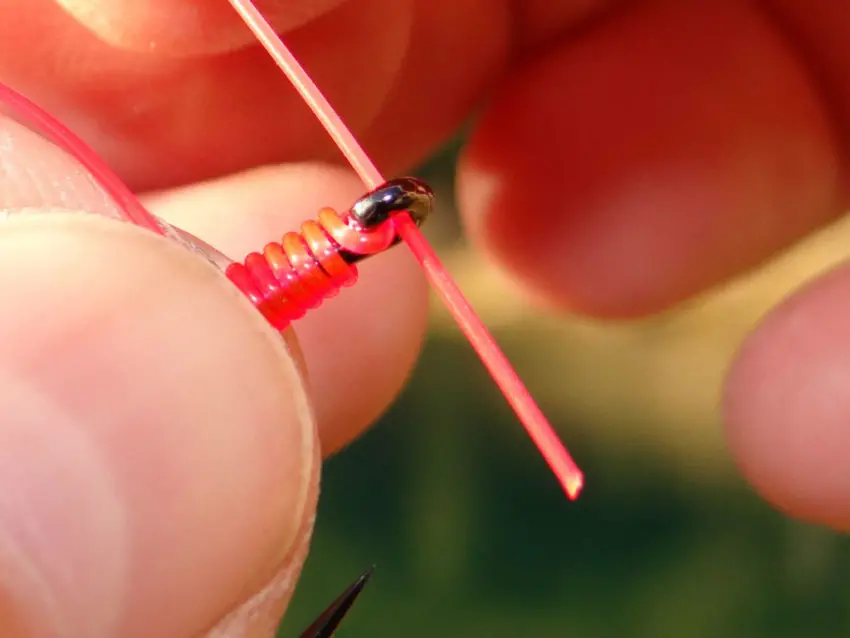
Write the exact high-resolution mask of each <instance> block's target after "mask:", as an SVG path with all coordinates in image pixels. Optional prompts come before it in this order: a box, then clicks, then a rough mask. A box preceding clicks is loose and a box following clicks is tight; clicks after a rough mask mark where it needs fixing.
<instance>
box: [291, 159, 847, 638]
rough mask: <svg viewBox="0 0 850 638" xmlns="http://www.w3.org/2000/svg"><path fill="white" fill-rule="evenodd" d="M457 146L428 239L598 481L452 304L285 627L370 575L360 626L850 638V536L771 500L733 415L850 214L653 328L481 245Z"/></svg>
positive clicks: (380, 428)
mask: <svg viewBox="0 0 850 638" xmlns="http://www.w3.org/2000/svg"><path fill="white" fill-rule="evenodd" d="M451 155H452V150H451V149H450V150H449V151H448V152H447V153H446V154H445V155H444V156H442V157H440V158H438V159H437V160H436V161H435V162H433V163H432V164H431V165H429V166H427V167H426V168H425V169H423V170H422V171H420V172H419V174H421V175H424V176H425V177H426V178H427V179H429V180H430V181H431V183H432V184H433V185H434V186H435V188H436V189H437V190H438V192H439V195H440V210H439V215H438V216H437V217H436V218H433V219H432V220H429V223H428V227H427V229H426V234H428V235H429V237H430V238H431V239H432V240H433V241H434V242H435V243H436V244H437V245H438V247H439V248H440V252H441V254H442V255H443V256H444V257H445V260H446V262H447V264H448V265H449V266H450V267H451V269H452V271H453V272H454V273H455V274H456V276H457V277H458V279H459V280H460V282H461V285H462V287H463V288H464V290H465V292H467V293H468V295H469V297H470V298H471V300H472V302H473V304H474V305H475V306H476V307H477V308H478V309H479V310H480V311H481V313H482V315H483V316H484V319H485V321H486V322H487V323H488V324H489V325H490V326H491V327H492V329H493V331H494V333H495V334H496V336H497V338H498V339H499V341H500V342H501V344H502V345H503V347H504V349H505V351H506V353H507V354H508V356H509V358H511V359H512V361H513V362H514V363H515V365H516V367H517V369H518V370H519V372H520V375H521V376H522V377H523V378H524V379H525V380H526V382H527V384H528V385H529V387H530V388H531V390H532V393H533V394H534V395H535V396H536V397H537V398H538V400H539V401H540V403H541V407H542V408H543V410H544V411H545V412H547V414H548V415H549V416H550V418H551V419H552V421H553V422H554V423H555V424H556V426H557V427H558V429H559V431H560V433H561V435H562V437H563V439H564V440H565V442H566V443H567V445H568V446H569V448H570V450H571V452H573V454H574V455H575V457H576V458H577V460H578V461H579V463H580V465H582V467H583V469H584V470H585V473H586V477H587V486H586V489H585V492H584V493H583V495H582V498H580V499H579V501H578V502H577V503H574V504H571V503H568V502H567V500H566V499H565V498H564V496H563V493H562V492H561V491H560V489H559V487H558V485H557V484H556V482H555V481H554V479H553V478H552V477H551V475H550V474H549V471H548V469H547V468H546V466H545V464H544V462H543V461H542V460H541V459H540V458H539V457H538V455H537V453H536V452H535V450H534V449H533V447H532V445H531V443H530V442H529V441H528V440H527V439H526V438H525V435H524V433H523V431H522V429H521V427H520V426H519V425H518V423H517V421H516V419H515V417H514V415H513V414H512V412H511V411H510V409H509V408H508V407H507V404H506V403H505V402H504V400H503V399H502V397H501V396H500V395H499V393H498V391H497V390H496V388H495V386H494V385H493V384H492V382H491V381H490V379H489V377H488V376H487V374H486V373H485V371H484V369H483V368H482V367H481V365H480V364H479V362H478V360H477V358H476V357H475V355H474V354H473V353H472V351H471V349H470V348H469V347H468V345H466V343H465V341H464V340H463V338H462V337H461V336H460V335H459V333H458V331H457V330H456V329H455V327H454V326H453V325H452V323H451V322H450V320H449V319H448V317H447V316H446V315H445V313H444V312H443V311H442V309H441V308H440V307H439V304H438V303H436V302H434V303H433V311H434V312H433V322H432V329H431V332H430V335H429V339H428V342H427V345H426V348H425V351H424V354H423V357H422V359H421V361H420V363H419V365H418V368H417V370H416V372H415V374H414V376H413V378H412V379H411V381H410V383H409V385H408V387H407V389H406V391H405V392H404V394H403V395H402V396H401V397H400V398H399V400H398V401H397V402H396V403H395V405H394V406H393V407H392V408H391V410H390V411H389V412H388V413H387V414H386V415H385V417H384V418H383V419H381V421H380V422H379V423H378V424H377V425H376V426H375V428H374V429H373V430H372V431H370V432H369V433H368V434H367V435H366V436H365V437H363V438H362V439H361V440H359V441H357V442H356V443H355V444H354V445H352V446H351V447H350V448H348V449H347V450H345V451H343V452H342V453H340V454H339V455H338V456H337V457H335V458H333V459H331V460H330V462H329V463H327V465H326V468H325V470H324V477H323V488H322V500H321V503H320V507H319V517H318V521H317V528H316V532H315V539H314V542H313V548H312V552H311V555H310V558H309V560H308V562H307V565H306V568H305V571H304V577H303V579H302V582H301V584H300V585H299V588H298V590H297V592H296V595H295V598H294V601H293V604H292V606H291V608H290V613H289V615H288V616H287V619H286V621H285V623H284V625H283V627H282V629H281V633H280V636H281V637H283V636H288V637H290V638H292V637H294V636H297V635H298V634H299V632H300V630H302V629H303V628H304V627H305V626H307V625H308V624H309V622H310V621H311V620H312V618H313V617H315V615H316V614H317V613H318V612H319V611H321V610H322V609H323V608H324V607H325V605H326V604H327V603H329V602H330V600H331V599H332V598H334V597H335V596H336V595H337V594H338V593H339V592H340V591H341V590H342V589H343V588H344V587H346V586H347V585H348V584H349V583H350V582H351V581H352V580H353V579H354V578H355V577H356V576H357V575H359V574H360V573H361V572H362V571H363V570H364V569H365V568H367V567H368V566H370V565H372V564H374V565H376V571H375V574H374V577H373V580H372V581H371V582H370V584H369V586H368V587H367V589H366V591H365V593H364V595H363V596H362V597H361V599H360V600H359V601H358V603H357V605H356V606H355V608H354V610H353V611H352V613H351V614H350V617H349V618H347V619H346V621H345V623H344V624H343V626H342V627H341V629H340V631H339V633H338V635H339V636H341V637H345V636H362V637H367V636H368V637H369V638H384V637H387V638H389V637H393V638H398V637H400V636H403V637H409V638H418V637H423V638H424V637H428V638H434V637H435V636H440V637H442V636H445V637H446V638H449V637H455V636H457V637H461V636H464V637H467V636H488V637H490V638H501V637H505V638H508V637H510V638H516V637H518V636H529V637H532V636H533V637H536V638H546V637H553V638H554V637H559V638H560V637H567V636H569V637H587V636H594V637H595V636H606V637H607V636H629V637H634V638H644V637H645V638H667V637H669V638H681V637H685V636H687V637H691V638H700V637H703V636H705V637H709V636H711V637H718V636H736V637H737V636H741V637H753V638H759V637H761V636H765V637H768V636H769V637H771V638H784V637H792V636H793V637H795V638H796V637H803V636H804V637H811V638H815V637H824V638H826V637H829V638H834V637H837V636H850V614H848V611H850V545H848V539H847V538H846V537H842V536H839V535H835V534H832V533H830V532H828V531H825V530H822V529H819V528H815V527H812V526H807V525H803V524H800V523H796V522H792V521H789V520H787V519H786V518H784V517H783V516H781V515H780V514H778V513H776V512H774V511H773V510H772V509H770V508H769V507H768V506H767V505H765V504H764V503H762V501H760V500H759V498H758V497H757V496H756V495H755V494H753V493H752V492H751V491H750V490H749V489H748V487H747V486H746V485H745V484H744V483H743V481H742V480H741V479H740V477H739V476H738V475H737V474H736V472H735V469H734V467H733V466H732V463H731V460H730V459H729V457H728V455H727V453H726V451H725V449H724V444H723V439H722V433H721V428H720V424H719V418H718V411H717V406H718V403H719V397H720V389H721V379H722V376H723V373H724V370H725V368H726V366H727V365H728V364H729V362H730V360H731V357H732V355H733V353H734V351H735V349H736V348H737V346H738V345H739V344H740V342H741V340H742V338H743V337H744V335H745V334H746V333H747V331H748V330H749V329H750V328H751V327H752V326H753V325H754V324H755V323H756V322H757V321H758V319H759V318H760V317H761V316H762V315H763V313H764V312H765V311H766V310H768V309H769V308H770V307H771V306H773V305H774V304H775V303H776V302H777V301H778V300H779V299H781V298H782V297H783V296H785V295H786V294H787V293H788V292H789V291H790V290H792V289H794V288H796V287H798V286H799V285H800V284H801V283H803V282H805V281H806V280H807V279H809V278H810V277H812V276H813V275H815V274H817V273H818V272H821V271H822V270H824V269H826V268H829V267H831V266H833V265H834V264H835V263H837V262H838V261H841V260H843V259H845V258H846V257H847V253H848V247H850V223H848V222H841V223H839V224H837V225H835V226H834V227H832V228H828V229H825V230H824V231H823V232H822V233H820V234H819V235H818V236H816V237H813V238H811V240H809V241H808V242H807V243H806V244H805V245H803V246H799V247H797V248H795V249H794V250H793V251H792V252H790V253H788V254H786V255H782V256H780V257H779V258H778V259H777V260H775V262H774V263H771V264H768V265H767V266H766V267H765V268H763V269H762V270H761V271H759V272H756V273H752V274H750V275H748V276H747V277H745V278H743V279H741V280H739V281H736V282H733V283H732V284H731V285H729V286H727V287H725V288H724V289H722V290H718V291H714V292H712V293H711V294H708V295H706V296H704V297H703V298H700V299H697V300H694V301H693V302H691V303H689V304H688V305H687V307H684V308H680V309H677V310H676V311H675V312H671V313H668V314H666V315H663V316H659V317H654V318H652V319H650V320H646V321H640V322H634V323H628V324H614V325H611V324H608V325H605V324H595V323H593V322H588V321H584V320H572V319H566V320H565V319H564V318H561V317H553V316H547V315H545V314H544V313H542V312H535V311H533V310H530V309H529V308H528V306H527V304H523V303H519V302H518V301H517V299H516V298H515V296H514V295H515V290H516V289H515V288H514V287H513V286H512V285H511V283H510V282H508V281H507V280H505V279H503V278H502V277H501V276H500V275H499V274H498V273H497V272H496V270H495V269H494V268H492V267H491V266H489V265H488V264H486V263H484V262H483V261H482V259H481V257H480V256H478V255H476V254H474V253H473V252H471V251H470V250H468V249H467V248H466V247H465V246H464V245H463V240H462V237H461V235H460V233H459V230H458V227H457V223H456V218H454V217H453V212H452V210H451V190H452V181H451Z"/></svg>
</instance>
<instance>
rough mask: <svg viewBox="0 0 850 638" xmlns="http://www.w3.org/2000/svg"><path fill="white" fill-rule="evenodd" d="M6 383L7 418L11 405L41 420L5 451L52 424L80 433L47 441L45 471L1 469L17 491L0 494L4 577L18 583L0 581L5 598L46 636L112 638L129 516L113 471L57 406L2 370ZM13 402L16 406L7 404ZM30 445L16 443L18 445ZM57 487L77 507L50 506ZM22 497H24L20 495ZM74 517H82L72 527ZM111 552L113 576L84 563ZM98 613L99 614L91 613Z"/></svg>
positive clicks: (7, 439) (0, 403) (8, 436)
mask: <svg viewBox="0 0 850 638" xmlns="http://www.w3.org/2000/svg"><path fill="white" fill-rule="evenodd" d="M0 379H2V388H3V390H2V393H0V411H2V412H6V411H7V410H8V408H9V406H8V405H5V406H4V404H7V403H9V401H11V402H12V403H14V404H20V403H24V404H27V405H31V406H33V408H28V409H26V410H20V409H18V410H15V411H17V412H18V413H19V414H21V419H22V420H25V419H27V418H28V417H27V416H26V415H29V419H31V420H34V422H33V423H32V424H31V425H32V426H33V427H32V428H27V431H26V433H24V434H19V433H18V432H15V431H14V430H11V431H9V430H6V431H3V432H0V441H2V442H3V444H4V448H6V449H7V450H9V449H10V448H11V447H12V446H14V445H16V441H15V439H16V438H18V437H21V438H26V437H32V434H33V429H35V430H37V429H38V428H39V427H40V425H41V424H42V423H46V422H50V423H51V428H55V427H56V425H57V424H63V423H64V424H65V425H66V426H67V427H68V428H72V429H74V431H75V432H74V434H71V435H70V436H64V437H61V441H54V440H51V439H45V440H42V441H41V444H40V454H41V455H42V458H41V460H42V461H43V462H42V463H41V464H39V465H38V466H36V465H33V466H32V467H26V466H23V467H21V465H22V464H21V462H20V461H18V462H12V463H5V464H4V466H3V467H2V468H0V477H2V478H3V484H5V485H8V486H10V487H9V488H7V489H6V490H4V491H3V492H2V493H0V566H2V569H0V574H7V575H8V574H13V575H14V577H13V580H14V585H13V584H11V583H7V584H4V577H3V576H0V590H6V593H7V594H8V595H11V597H12V599H13V600H15V602H16V604H18V605H21V607H20V608H19V609H20V613H21V614H22V615H24V616H28V617H29V619H30V620H29V622H31V624H32V626H33V627H37V628H38V630H39V631H38V633H37V635H39V636H40V635H51V636H61V637H65V636H67V637H68V638H71V637H72V636H76V635H84V636H86V637H87V638H107V637H108V636H111V635H112V633H113V631H114V628H115V626H116V625H117V622H118V618H119V616H120V613H121V609H122V606H123V598H124V596H125V590H126V587H125V586H124V584H125V583H126V580H127V575H128V566H127V560H126V558H127V556H128V542H127V538H128V537H127V528H126V517H127V512H126V508H125V507H124V506H122V504H121V500H120V499H119V497H118V495H117V493H116V491H115V489H114V486H115V481H114V480H112V479H111V478H110V476H109V473H108V472H107V471H106V468H107V467H108V465H107V464H106V463H105V461H104V460H102V458H101V457H102V455H101V454H100V452H99V451H98V450H97V448H96V446H94V445H92V444H91V442H90V441H88V440H87V438H86V436H85V435H84V434H83V430H82V428H79V427H77V424H76V423H74V422H73V421H70V420H69V419H68V418H67V417H66V415H64V414H63V412H62V411H61V409H59V407H58V406H57V405H55V404H54V402H52V401H50V400H49V398H48V397H45V396H44V395H43V394H41V393H38V392H36V391H34V388H32V387H31V385H30V384H25V383H21V382H20V381H19V380H18V379H17V378H15V377H14V376H12V375H10V374H9V373H8V372H7V371H6V370H5V369H4V370H0ZM9 396H12V397H14V399H6V398H4V397H9ZM34 406H38V408H37V411H38V412H39V414H38V418H37V419H35V417H34V415H32V414H31V413H32V412H33V409H34ZM3 408H6V409H3ZM12 409H13V410H14V407H13V408H12ZM9 411H11V410H9ZM7 427H8V426H7ZM17 427H18V429H19V431H20V426H17ZM23 444H24V442H22V441H20V440H19V441H17V445H23ZM7 453H8V452H7ZM21 458H22V457H21ZM44 461H47V462H44ZM52 479H57V480H61V481H63V488H62V489H63V490H66V491H70V492H71V493H72V494H73V495H74V498H75V500H74V502H73V503H63V504H61V505H57V504H53V503H51V497H46V498H41V497H40V492H41V491H43V490H47V491H54V487H53V485H52V482H51V480H52ZM21 490H25V492H24V493H17V492H21ZM53 498H54V500H55V497H53ZM17 499H25V502H21V501H20V500H17ZM33 502H38V503H40V504H41V505H40V507H39V509H38V514H37V519H36V520H30V519H28V518H27V517H26V515H25V512H27V511H28V509H29V508H30V506H31V504H32V503H33ZM69 511H74V512H76V513H77V514H79V516H78V517H74V519H73V520H72V521H69V520H68V518H67V517H66V515H67V514H68V513H69ZM92 532H94V533H95V534H96V535H97V538H91V537H89V539H88V540H81V535H82V534H86V535H88V534H91V533H92ZM57 535H61V539H62V540H61V542H57V541H56V540H52V539H51V537H56V536H57ZM68 543H70V544H71V545H70V547H68V546H67V544H68ZM25 546H26V547H28V549H26V550H25V549H24V547H25ZM44 548H47V549H46V550H45V549H44ZM107 548H108V551H106V553H107V554H108V555H109V556H110V561H109V562H108V568H105V569H104V567H106V565H104V564H103V562H102V561H101V562H99V563H98V561H96V560H95V557H93V556H89V557H86V556H85V554H86V553H92V552H102V551H104V550H106V549H107ZM81 552H82V554H83V555H82V556H81V555H80V553H81ZM95 563H98V564H100V568H99V569H96V570H91V569H89V570H87V569H86V566H87V565H88V564H95ZM47 573H49V574H50V576H49V577H48V576H47V575H46V574H47ZM10 588H11V589H13V590H14V591H9V589H10ZM60 599H61V601H62V602H61V603H60ZM32 601H38V602H32ZM93 605H95V606H97V609H92V606H93ZM28 607H29V608H28ZM33 619H37V620H33ZM47 631H49V632H50V633H49V634H46V633H45V632H47Z"/></svg>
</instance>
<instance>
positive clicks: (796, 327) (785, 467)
mask: <svg viewBox="0 0 850 638" xmlns="http://www.w3.org/2000/svg"><path fill="white" fill-rule="evenodd" d="M848 300H850V268H848V267H847V266H844V267H842V268H839V269H837V270H836V271H834V272H832V273H830V274H828V275H827V276H825V277H823V278H822V279H820V280H817V281H815V282H814V283H812V284H811V285H809V286H808V287H806V288H805V289H804V290H802V291H801V292H799V293H797V294H796V295H794V296H793V297H792V298H791V299H790V300H788V301H787V302H786V303H784V304H782V305H781V306H780V307H779V308H777V309H775V310H774V311H773V312H772V313H771V314H770V315H769V316H768V317H767V318H766V319H765V320H764V322H763V323H762V325H761V326H760V327H759V328H758V330H756V332H755V333H754V334H753V335H752V336H751V337H750V338H749V339H748V341H747V342H746V344H745V345H744V346H743V348H742V349H741V352H740V353H739V355H738V358H737V361H736V362H735V365H734V366H733V368H732V371H731V373H730V375H729V377H728V379H727V382H726V397H725V401H724V413H725V417H726V432H727V438H728V441H729V445H730V448H731V450H732V452H733V454H734V455H735V457H736V459H737V461H738V464H739V465H740V467H741V469H742V471H743V473H744V475H745V476H746V477H747V478H748V479H749V480H750V481H751V483H752V484H753V485H754V486H755V488H756V489H757V490H758V491H759V492H760V493H761V494H762V495H763V496H764V497H765V498H766V499H768V500H769V501H770V502H772V503H774V504H775V505H776V506H777V507H779V508H780V509H782V510H783V511H785V512H787V513H788V514H790V515H792V516H795V517H798V518H803V519H806V520H808V521H811V522H816V523H821V524H824V525H829V526H830V527H833V528H835V529H837V530H842V531H850V472H848V469H847V467H848V466H847V457H848V454H850V419H848V415H850V329H848V325H850V323H848V317H850V301H848Z"/></svg>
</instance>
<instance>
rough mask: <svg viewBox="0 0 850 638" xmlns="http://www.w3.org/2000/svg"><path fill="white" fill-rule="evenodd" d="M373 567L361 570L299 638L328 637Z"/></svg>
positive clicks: (354, 598) (360, 589) (367, 578)
mask: <svg viewBox="0 0 850 638" xmlns="http://www.w3.org/2000/svg"><path fill="white" fill-rule="evenodd" d="M374 569H375V566H374V565H373V566H372V567H370V568H369V569H367V570H366V571H365V572H363V573H362V574H361V575H360V576H359V577H358V578H357V580H355V581H354V582H353V583H352V584H351V585H349V586H348V588H347V589H346V590H345V591H344V592H343V593H342V594H341V595H340V596H339V597H338V598H337V599H336V600H335V601H333V602H332V603H331V604H330V606H329V607H328V608H327V609H326V610H325V611H324V612H322V615H321V616H319V617H318V618H317V619H316V620H315V622H313V624H312V625H310V626H309V627H308V628H307V629H306V630H305V631H304V633H302V634H301V636H300V638H330V636H332V635H333V633H334V632H335V631H336V629H337V627H338V626H339V624H340V623H341V622H342V619H343V618H345V615H346V614H347V613H348V611H349V610H350V609H351V606H352V605H353V604H354V601H355V600H356V599H357V597H358V596H359V595H360V592H361V591H363V587H365V586H366V583H367V581H368V580H369V578H370V577H371V576H372V571H373V570H374Z"/></svg>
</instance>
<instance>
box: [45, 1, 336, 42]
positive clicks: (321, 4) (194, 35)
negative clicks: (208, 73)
mask: <svg viewBox="0 0 850 638" xmlns="http://www.w3.org/2000/svg"><path fill="white" fill-rule="evenodd" d="M55 1H56V2H57V3H58V4H59V5H60V6H62V7H63V8H64V9H65V10H66V11H67V12H68V13H69V14H71V15H72V16H73V17H74V18H75V19H77V20H78V21H79V22H80V23H81V24H83V25H84V26H86V27H87V28H88V29H90V30H91V31H92V32H93V33H95V34H97V36H98V37H100V38H102V39H103V40H105V41H106V42H108V43H109V44H112V45H114V46H117V47H121V48H126V49H131V50H138V51H144V52H149V51H151V49H156V50H157V51H161V52H165V53H169V54H181V55H187V54H198V53H205V54H209V53H223V52H226V51H231V50H234V49H237V48H241V47H243V46H245V45H247V44H251V43H253V42H254V41H255V39H254V37H253V36H252V35H251V33H250V31H248V30H247V29H246V28H245V26H244V25H243V24H242V22H241V21H240V19H239V17H238V16H237V14H236V12H235V11H234V10H233V7H231V6H230V4H229V3H227V2H223V1H222V2H205V3H198V2H197V1H196V0H147V1H145V2H138V0H55ZM342 2H343V0H313V1H312V2H307V3H305V2H298V1H297V0H255V4H256V5H257V8H259V9H260V10H261V11H262V12H263V15H265V17H266V18H267V19H268V20H269V21H270V22H271V23H272V24H273V25H274V26H275V28H277V29H280V30H281V31H289V30H292V29H295V28H297V27H300V26H302V25H304V24H305V23H307V22H309V21H310V20H313V19H315V18H317V17H319V16H321V15H322V14H324V13H326V12H327V11H329V10H331V9H333V8H335V7H336V6H337V5H339V4H341V3H342Z"/></svg>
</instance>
